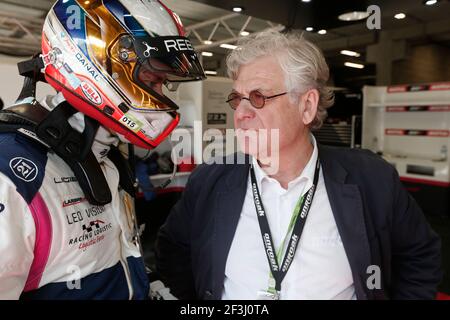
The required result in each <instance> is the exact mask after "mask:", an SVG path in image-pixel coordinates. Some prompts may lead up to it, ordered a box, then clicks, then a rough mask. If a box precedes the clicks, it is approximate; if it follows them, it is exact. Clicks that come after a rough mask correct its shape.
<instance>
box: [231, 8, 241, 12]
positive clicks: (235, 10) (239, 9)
mask: <svg viewBox="0 0 450 320" xmlns="http://www.w3.org/2000/svg"><path fill="white" fill-rule="evenodd" d="M242 10H244V9H243V8H242V7H233V11H234V12H242Z"/></svg>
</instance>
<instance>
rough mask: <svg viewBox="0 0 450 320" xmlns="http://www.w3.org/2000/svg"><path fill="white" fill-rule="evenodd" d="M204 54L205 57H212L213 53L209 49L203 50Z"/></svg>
mask: <svg viewBox="0 0 450 320" xmlns="http://www.w3.org/2000/svg"><path fill="white" fill-rule="evenodd" d="M202 56H204V57H212V56H213V53H212V52H208V51H203V52H202Z"/></svg>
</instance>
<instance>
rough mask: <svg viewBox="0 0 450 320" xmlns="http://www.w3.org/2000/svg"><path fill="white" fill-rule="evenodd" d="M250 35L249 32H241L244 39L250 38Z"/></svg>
mask: <svg viewBox="0 0 450 320" xmlns="http://www.w3.org/2000/svg"><path fill="white" fill-rule="evenodd" d="M249 34H250V32H248V31H242V32H241V36H243V37H246V36H248V35H249Z"/></svg>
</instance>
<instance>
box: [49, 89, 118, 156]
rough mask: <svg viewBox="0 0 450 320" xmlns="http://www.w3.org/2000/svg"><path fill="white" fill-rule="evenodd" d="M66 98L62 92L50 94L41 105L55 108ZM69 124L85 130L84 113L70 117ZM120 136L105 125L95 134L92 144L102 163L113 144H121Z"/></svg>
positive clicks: (80, 130) (51, 108) (78, 129)
mask: <svg viewBox="0 0 450 320" xmlns="http://www.w3.org/2000/svg"><path fill="white" fill-rule="evenodd" d="M64 100H65V99H64V97H63V95H62V94H61V93H58V94H56V95H53V96H51V95H49V96H47V97H46V98H44V99H43V101H41V105H42V106H43V107H45V108H46V109H48V110H50V111H51V110H53V108H55V107H56V106H57V105H59V104H60V103H61V102H63V101H64ZM69 124H70V125H71V126H72V128H74V129H75V130H77V131H78V132H83V130H84V114H82V113H81V112H78V113H76V114H74V115H73V116H72V117H71V118H70V119H69ZM119 141H120V140H119V138H118V137H117V136H115V135H114V134H112V133H111V132H110V131H108V130H107V129H106V128H105V127H103V126H100V127H99V129H98V131H97V134H96V135H95V140H94V143H93V144H92V152H93V153H94V155H95V157H96V158H97V161H98V162H99V163H102V162H103V161H104V158H105V157H106V156H107V155H108V152H109V150H110V148H111V146H116V147H117V145H118V144H119Z"/></svg>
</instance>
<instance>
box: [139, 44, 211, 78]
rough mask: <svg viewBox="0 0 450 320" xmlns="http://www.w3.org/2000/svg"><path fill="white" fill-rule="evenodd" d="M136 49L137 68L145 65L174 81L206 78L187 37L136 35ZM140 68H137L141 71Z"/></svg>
mask: <svg viewBox="0 0 450 320" xmlns="http://www.w3.org/2000/svg"><path fill="white" fill-rule="evenodd" d="M133 42H134V49H135V52H136V54H137V56H138V61H139V63H138V66H137V68H141V67H145V68H148V69H150V70H153V71H155V72H156V73H158V72H162V73H166V80H167V81H173V82H180V81H195V80H203V79H205V78H206V77H205V74H204V72H203V67H202V66H201V64H200V61H199V60H198V56H197V53H196V52H195V51H194V48H193V47H192V45H191V42H190V41H189V39H188V38H186V37H179V36H168V37H154V38H152V37H148V36H145V37H135V38H134V40H133ZM139 71H140V70H136V72H135V74H136V73H139Z"/></svg>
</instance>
